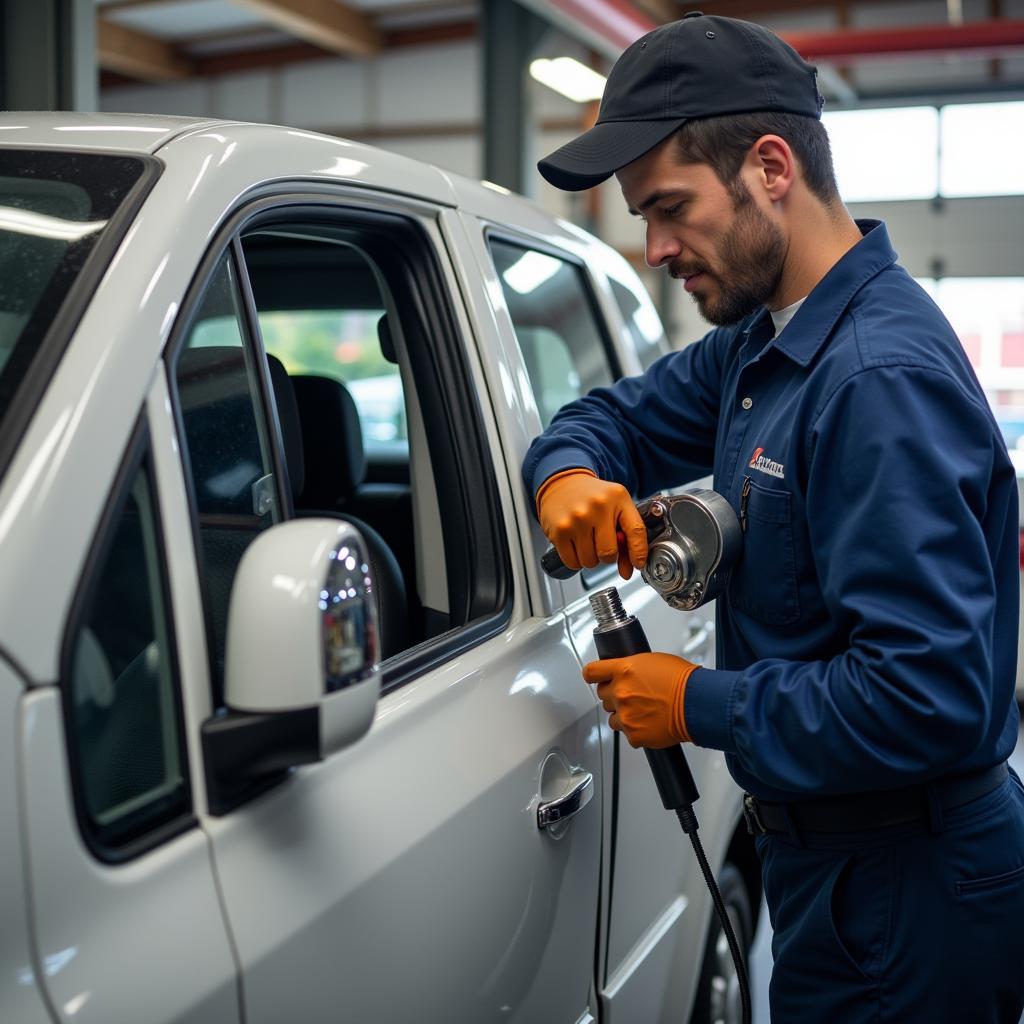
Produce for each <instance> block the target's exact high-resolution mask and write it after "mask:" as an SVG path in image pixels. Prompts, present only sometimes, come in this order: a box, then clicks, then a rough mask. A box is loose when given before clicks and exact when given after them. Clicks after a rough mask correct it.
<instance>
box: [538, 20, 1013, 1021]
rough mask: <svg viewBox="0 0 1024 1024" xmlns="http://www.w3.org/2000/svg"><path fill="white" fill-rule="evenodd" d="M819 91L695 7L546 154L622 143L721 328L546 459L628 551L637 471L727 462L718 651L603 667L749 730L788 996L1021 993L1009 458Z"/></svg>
mask: <svg viewBox="0 0 1024 1024" xmlns="http://www.w3.org/2000/svg"><path fill="white" fill-rule="evenodd" d="M823 102H824V101H823V100H822V98H821V97H820V95H819V93H818V89H817V84H816V69H814V68H813V67H811V66H810V65H808V64H806V63H805V62H804V61H803V60H802V59H801V58H800V57H799V56H798V54H797V53H796V52H795V51H794V50H793V49H791V48H790V47H789V46H788V45H787V44H785V43H784V42H783V41H782V40H780V39H779V38H778V37H776V36H774V35H773V34H772V33H770V32H769V31H767V30H766V29H763V28H761V27H759V26H757V25H753V24H750V23H747V22H743V21H737V20H732V19H728V18H724V17H715V16H704V15H702V14H700V13H699V12H694V13H692V14H688V15H686V16H685V17H684V18H683V19H682V20H680V21H677V22H675V23H672V24H668V25H664V26H662V27H660V28H658V29H655V30H654V31H653V32H651V33H649V34H648V35H646V36H644V37H643V38H642V39H639V40H638V41H637V42H635V43H634V44H633V45H631V46H630V47H629V48H628V49H627V50H626V51H625V52H624V53H623V54H622V56H621V57H620V58H619V60H618V61H617V62H616V64H615V67H614V68H613V69H612V72H611V75H610V76H609V79H608V83H607V86H606V89H605V93H604V98H603V99H602V102H601V108H600V114H599V117H598V120H597V124H596V125H595V127H594V128H592V129H591V130H590V131H588V132H586V133H585V134H583V135H582V136H580V137H579V138H577V139H575V140H573V141H572V142H570V143H568V144H567V145H565V146H563V147H562V148H561V149H559V150H557V151H556V152H555V153H553V154H551V155H550V156H548V157H547V158H545V159H544V160H542V161H541V162H540V164H539V168H540V171H541V173H542V174H543V175H544V177H545V178H546V179H547V180H548V181H549V182H551V183H552V184H554V185H555V186H557V187H558V188H561V189H565V190H570V191H577V190H581V189H585V188H589V187H592V186H594V185H597V184H598V183H600V182H602V181H604V180H606V179H607V178H609V177H610V176H611V175H612V174H615V175H616V177H617V178H618V182H619V184H620V186H621V188H622V192H623V196H624V198H625V200H626V202H627V204H628V206H629V208H630V212H631V213H633V214H634V215H636V216H639V217H640V218H642V220H643V221H644V223H645V230H646V258H647V262H648V264H649V265H650V266H652V267H659V268H664V269H665V270H667V272H668V273H669V274H670V275H671V276H672V277H673V278H676V279H678V280H680V281H682V282H683V287H685V289H686V291H687V292H689V293H690V295H691V297H692V298H693V299H694V300H695V302H696V303H697V306H698V308H699V311H700V313H701V315H702V316H703V317H704V319H706V320H707V321H708V322H709V323H710V324H711V325H713V329H711V330H710V332H709V333H707V334H706V335H705V336H704V337H703V338H701V339H700V340H699V341H697V342H695V343H694V344H691V345H689V346H688V347H687V348H685V349H683V350H682V351H680V352H675V353H673V354H671V355H668V356H665V357H663V358H662V359H660V360H659V361H658V362H656V363H654V364H653V366H651V367H650V369H649V370H648V371H647V372H646V373H645V374H644V375H642V376H640V377H632V378H628V379H623V380H620V381H619V382H618V383H616V384H615V385H614V386H612V387H608V388H598V389H596V390H594V391H592V392H590V393H589V394H588V395H586V396H584V397H583V398H581V399H579V400H578V401H576V402H573V403H571V404H570V405H568V406H566V407H565V408H564V409H562V410H561V411H560V412H559V413H558V415H557V416H556V417H555V418H554V420H553V421H552V423H551V425H550V427H549V428H548V429H547V430H546V431H545V432H544V433H543V434H542V435H541V436H540V437H539V438H538V439H537V440H536V441H535V442H534V443H533V445H532V446H531V448H530V451H529V453H528V456H527V458H526V462H525V464H524V467H523V474H524V480H525V482H526V485H527V487H528V488H529V489H530V493H531V494H533V495H534V496H535V498H536V507H537V513H538V518H539V521H540V523H541V526H542V528H543V530H544V532H545V534H546V535H547V537H548V538H549V539H550V540H551V542H552V543H553V544H554V545H555V546H556V548H557V549H558V552H559V554H560V556H561V558H562V560H563V561H564V562H565V563H566V565H568V566H569V567H570V568H578V567H580V566H581V565H582V566H588V567H592V566H595V565H596V564H598V563H599V562H607V563H612V562H618V565H619V571H620V573H621V575H622V576H623V577H625V578H629V576H630V575H631V573H632V568H633V567H634V566H636V567H641V566H643V564H644V563H645V560H646V552H647V541H646V537H645V533H644V528H643V525H642V523H641V521H640V519H639V516H638V515H637V512H636V509H635V507H634V505H633V501H632V498H631V495H638V496H641V497H642V496H645V495H649V494H651V493H653V492H656V491H659V490H663V489H666V488H672V487H678V486H680V485H683V484H685V483H687V482H689V481H692V480H695V479H697V478H700V477H702V476H705V475H706V474H708V473H709V472H713V473H714V486H715V489H716V490H717V491H719V492H720V493H721V494H723V495H724V496H725V497H726V498H727V499H728V500H729V501H730V503H731V504H732V506H733V508H734V509H735V510H736V512H737V514H738V517H739V520H740V523H741V525H742V528H743V531H744V545H743V553H742V555H741V556H740V560H739V562H738V564H737V566H736V567H735V569H734V571H733V575H732V579H731V581H730V584H729V587H728V590H727V592H726V594H725V595H724V596H723V597H721V598H720V599H719V600H718V602H717V618H718V648H717V666H718V667H717V668H715V669H705V668H698V667H697V666H695V665H693V664H691V663H689V662H687V661H685V660H684V659H682V658H679V657H676V656H674V655H671V654H664V653H653V654H642V655H639V656H636V657H631V658H624V659H619V660H613V661H597V662H593V663H591V664H589V665H587V666H586V667H585V669H584V677H585V679H586V680H587V681H588V682H590V683H596V684H597V693H598V696H599V697H600V699H601V701H602V703H603V705H604V708H605V710H607V711H609V712H610V713H611V718H610V724H611V727H612V728H613V729H616V730H621V731H622V732H623V733H624V734H625V736H626V737H627V739H628V740H629V742H630V743H631V744H632V745H633V746H646V747H664V746H668V745H671V744H674V743H677V742H692V743H695V744H699V745H700V746H703V747H710V748H713V749H716V750H722V751H725V752H726V759H727V762H728V765H729V769H730V771H731V773H732V775H733V777H734V778H735V779H736V781H737V782H738V783H739V784H740V785H741V786H742V787H743V789H744V790H745V791H746V792H747V793H748V794H749V797H748V798H747V799H746V800H745V803H746V806H747V812H746V814H747V819H748V826H749V827H750V828H751V830H752V831H753V832H754V833H755V834H756V836H757V838H756V844H757V850H758V853H759V855H760V857H761V861H762V869H763V877H764V885H765V895H766V899H767V904H768V910H769V914H770V917H771V922H772V927H773V929H774V936H773V942H772V950H773V953H774V970H773V975H772V981H771V986H770V1002H771V1010H772V1019H773V1020H774V1021H776V1022H782V1024H792V1022H803V1021H807V1022H815V1024H820V1022H828V1024H842V1022H847V1021H849V1022H853V1021H857V1022H862V1021H885V1022H889V1021H891V1022H899V1024H908V1022H914V1021H928V1022H939V1021H956V1022H958V1024H960V1022H970V1024H981V1022H989V1021H992V1022H996V1021H998V1022H1006V1024H1009V1022H1013V1024H1016V1022H1017V1021H1018V1019H1019V1017H1020V1015H1021V1010H1022V1008H1024V790H1022V786H1021V783H1020V780H1019V779H1018V778H1017V776H1016V775H1015V774H1014V773H1013V772H1012V771H1008V769H1007V765H1006V759H1007V756H1008V755H1009V754H1010V752H1011V751H1012V750H1013V747H1014V744H1015V742H1016V739H1017V731H1018V715H1017V709H1016V706H1015V703H1014V699H1013V688H1014V676H1015V665H1016V644H1017V630H1018V618H1017V614H1018V612H1017V604H1018V582H1019V581H1018V536H1017V534H1018V520H1017V492H1016V484H1015V477H1014V470H1013V467H1012V465H1011V463H1010V460H1009V458H1008V456H1007V452H1006V448H1005V444H1004V442H1003V440H1002V438H1001V435H1000V432H999V430H998V428H997V426H996V423H995V421H994V419H993V416H992V414H991V412H990V410H989V407H988V403H987V402H986V399H985V395H984V394H983V392H982V390H981V388H980V386H979V385H978V382H977V380H976V379H975V377H974V374H973V372H972V370H971V367H970V365H969V364H968V361H967V358H966V356H965V354H964V351H963V348H962V346H961V344H960V342H959V340H958V339H957V336H956V334H955V333H954V332H953V330H952V328H951V327H950V325H949V324H948V323H947V321H946V320H945V319H944V318H943V316H942V314H941V313H940V311H939V310H938V308H937V307H936V306H935V305H934V303H933V302H932V301H931V299H930V298H929V297H928V295H927V294H926V293H925V292H924V291H923V290H922V289H921V288H920V287H919V286H918V285H917V284H916V283H915V282H914V280H913V279H912V278H911V277H910V276H909V274H907V273H906V271H905V270H903V269H902V268H901V267H900V266H898V265H897V263H896V254H895V252H894V251H893V248H892V246H891V244H890V242H889V238H888V235H887V232H886V228H885V226H884V225H883V224H882V223H880V222H877V221H857V222H854V221H853V220H852V219H851V217H850V216H849V213H848V211H847V210H846V209H845V207H844V206H843V204H842V202H841V200H840V198H839V195H838V191H837V188H836V183H835V176H834V172H833V168H832V160H831V154H830V152H829V145H828V138H827V135H826V132H825V129H824V127H823V126H822V124H821V120H820V112H821V107H822V104H823ZM871 157H872V158H873V159H876V160H877V159H884V153H883V152H882V151H881V150H879V151H878V152H876V153H874V154H871ZM617 529H618V530H619V531H621V534H622V535H624V536H625V541H623V540H622V538H621V536H619V537H618V538H617V535H616V530H617Z"/></svg>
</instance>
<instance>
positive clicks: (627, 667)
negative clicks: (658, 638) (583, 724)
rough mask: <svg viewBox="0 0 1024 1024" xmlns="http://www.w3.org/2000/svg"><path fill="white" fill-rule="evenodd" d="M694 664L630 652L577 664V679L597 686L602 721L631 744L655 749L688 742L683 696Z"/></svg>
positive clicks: (660, 655)
mask: <svg viewBox="0 0 1024 1024" xmlns="http://www.w3.org/2000/svg"><path fill="white" fill-rule="evenodd" d="M699 667H700V666H698V665H694V663H693V662H692V661H687V660H686V659H685V658H677V657H676V656H675V655H674V654H633V655H630V657H628V658H608V659H607V660H605V661H592V662H590V664H589V665H584V666H583V678H584V679H585V680H586V681H587V682H588V683H596V684H597V696H598V698H599V699H600V701H601V703H602V705H603V706H604V709H605V711H608V712H610V715H611V717H610V718H609V719H608V724H609V725H610V726H611V727H612V728H613V729H615V730H616V731H618V730H620V729H621V730H622V732H624V733H625V734H626V739H627V740H629V745H630V746H631V747H649V748H651V749H652V750H657V749H659V748H661V747H671V746H673V745H674V744H676V743H688V742H689V740H690V734H689V733H688V732H687V731H686V722H685V720H684V719H683V698H684V695H685V693H686V684H687V681H688V680H689V678H690V676H691V675H692V673H693V670H694V669H696V668H699Z"/></svg>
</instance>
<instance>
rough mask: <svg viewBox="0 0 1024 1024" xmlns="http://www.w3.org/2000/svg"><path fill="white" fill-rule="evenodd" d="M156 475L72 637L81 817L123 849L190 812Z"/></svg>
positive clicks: (117, 532) (121, 529)
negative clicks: (154, 485) (160, 538)
mask: <svg viewBox="0 0 1024 1024" xmlns="http://www.w3.org/2000/svg"><path fill="white" fill-rule="evenodd" d="M150 481H151V477H150V474H149V472H148V469H147V467H146V465H145V464H143V465H142V466H141V467H140V468H139V469H138V470H137V472H136V474H135V478H134V481H133V482H132V484H131V486H130V489H129V491H128V494H127V497H126V499H125V500H124V502H123V506H122V507H121V508H120V510H119V511H118V513H117V515H116V518H115V520H114V522H113V526H112V528H111V532H110V535H109V538H108V541H107V547H106V550H105V554H104V557H103V559H102V561H101V563H100V564H99V566H98V568H97V569H96V571H95V574H94V578H93V580H92V581H91V583H90V584H89V586H90V587H91V590H90V592H89V598H88V603H87V606H86V609H85V612H84V615H83V616H82V618H81V620H80V625H79V627H78V629H77V632H76V634H75V637H74V642H73V647H72V655H71V662H70V680H69V693H68V706H69V715H70V729H69V734H70V736H71V740H72V743H71V747H72V761H73V763H74V767H75V774H76V777H77V780H78V783H79V788H80V793H81V802H82V804H83V807H84V816H85V819H86V820H87V822H88V825H89V826H90V829H91V830H92V831H93V833H94V836H95V837H96V838H97V839H98V840H99V842H100V843H101V844H102V845H104V846H108V847H116V846H118V845H120V844H122V843H123V842H125V841H127V840H129V839H133V838H135V837H137V836H138V835H140V833H143V832H147V831H150V830H152V829H153V828H155V827H156V826H157V825H160V824H163V823H165V822H167V821H169V820H171V819H173V818H175V817H178V816H180V815H181V814H182V813H184V812H186V811H187V810H188V804H189V792H188V782H187V778H186V769H185V765H186V758H185V751H184V743H183V740H182V736H181V730H180V724H179V719H178V714H177V707H176V696H175V679H174V674H173V671H172V660H171V642H170V629H169V622H168V617H169V612H168V609H167V607H166V605H165V601H164V593H165V589H164V581H163V570H162V563H163V560H162V558H161V552H160V540H159V535H158V530H157V523H156V512H155V505H154V500H153V489H152V485H151V482H150Z"/></svg>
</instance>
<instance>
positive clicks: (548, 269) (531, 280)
mask: <svg viewBox="0 0 1024 1024" xmlns="http://www.w3.org/2000/svg"><path fill="white" fill-rule="evenodd" d="M561 267H562V262H561V260H556V259H554V258H553V257H551V256H545V255H544V254H543V253H541V252H532V251H531V252H527V253H524V254H523V255H522V256H520V258H519V259H517V260H516V261H515V263H513V264H512V266H511V267H509V268H508V270H506V271H505V273H504V274H502V275H501V276H502V277H503V278H504V279H505V283H506V284H507V285H508V286H509V288H511V289H512V290H513V291H517V292H519V294H520V295H529V294H530V292H532V291H533V290H534V289H535V288H539V287H540V286H541V285H542V284H543V283H544V282H545V281H547V280H548V278H551V277H554V276H555V274H557V273H558V271H559V270H560V269H561Z"/></svg>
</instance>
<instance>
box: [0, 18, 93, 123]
mask: <svg viewBox="0 0 1024 1024" xmlns="http://www.w3.org/2000/svg"><path fill="white" fill-rule="evenodd" d="M2 12H3V13H2V15H0V17H2V21H0V107H2V108H3V109H5V110H96V108H97V107H98V105H99V97H98V94H99V71H98V68H97V63H96V6H95V3H94V0H3V3H2Z"/></svg>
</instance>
